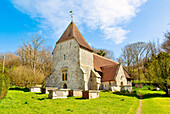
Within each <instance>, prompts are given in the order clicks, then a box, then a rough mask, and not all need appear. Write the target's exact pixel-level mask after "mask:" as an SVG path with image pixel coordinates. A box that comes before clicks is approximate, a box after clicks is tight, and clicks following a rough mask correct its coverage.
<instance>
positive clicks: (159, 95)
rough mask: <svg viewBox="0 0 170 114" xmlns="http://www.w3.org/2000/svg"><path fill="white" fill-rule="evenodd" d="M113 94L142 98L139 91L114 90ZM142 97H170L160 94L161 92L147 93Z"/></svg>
mask: <svg viewBox="0 0 170 114" xmlns="http://www.w3.org/2000/svg"><path fill="white" fill-rule="evenodd" d="M113 94H116V95H123V96H129V97H136V98H138V99H140V95H138V94H137V93H120V92H113ZM142 96H143V97H142V99H148V98H154V97H168V96H166V95H165V94H159V93H147V94H143V95H142Z"/></svg>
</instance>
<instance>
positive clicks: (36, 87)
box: [29, 85, 42, 92]
mask: <svg viewBox="0 0 170 114" xmlns="http://www.w3.org/2000/svg"><path fill="white" fill-rule="evenodd" d="M41 88H42V85H35V86H31V87H30V88H29V90H30V92H41Z"/></svg>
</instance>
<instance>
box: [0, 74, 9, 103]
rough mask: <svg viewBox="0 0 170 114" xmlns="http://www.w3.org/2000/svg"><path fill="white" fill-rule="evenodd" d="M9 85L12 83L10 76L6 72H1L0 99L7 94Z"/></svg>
mask: <svg viewBox="0 0 170 114" xmlns="http://www.w3.org/2000/svg"><path fill="white" fill-rule="evenodd" d="M9 85H10V80H9V78H8V77H7V76H6V75H4V74H0V100H1V99H2V98H4V97H5V96H6V95H7V93H8V89H9Z"/></svg>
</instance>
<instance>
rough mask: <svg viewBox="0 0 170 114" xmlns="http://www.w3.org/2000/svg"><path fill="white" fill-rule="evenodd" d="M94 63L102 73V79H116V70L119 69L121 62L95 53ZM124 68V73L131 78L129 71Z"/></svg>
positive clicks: (96, 68)
mask: <svg viewBox="0 0 170 114" xmlns="http://www.w3.org/2000/svg"><path fill="white" fill-rule="evenodd" d="M93 65H94V69H95V70H96V71H98V72H100V74H101V75H102V77H101V81H102V82H103V81H114V80H115V76H116V72H117V70H118V69H119V66H120V64H119V63H117V62H115V61H112V60H110V59H108V58H105V57H102V56H100V55H97V54H93ZM123 70H124V74H125V76H126V78H127V79H131V77H130V75H129V74H128V72H127V71H126V70H125V69H123Z"/></svg>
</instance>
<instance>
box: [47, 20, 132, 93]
mask: <svg viewBox="0 0 170 114" xmlns="http://www.w3.org/2000/svg"><path fill="white" fill-rule="evenodd" d="M49 87H51V88H52V87H53V88H57V89H70V90H84V91H86V90H112V91H120V90H121V87H124V88H125V90H129V91H131V89H132V82H131V76H130V75H129V73H128V72H127V71H126V70H125V69H124V68H123V66H122V64H121V63H117V62H115V61H113V60H110V59H108V58H105V57H102V56H100V55H97V54H95V53H94V52H93V49H92V48H91V47H90V46H89V44H88V43H87V42H86V41H85V39H84V38H83V36H82V34H81V33H80V31H79V30H78V28H77V27H76V25H75V23H74V22H73V21H72V22H71V23H70V24H69V26H68V27H67V28H66V30H65V31H64V33H63V34H62V36H61V37H60V39H59V40H58V41H57V42H56V45H55V48H54V50H53V70H52V73H51V75H50V76H48V77H47V78H46V88H49Z"/></svg>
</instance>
